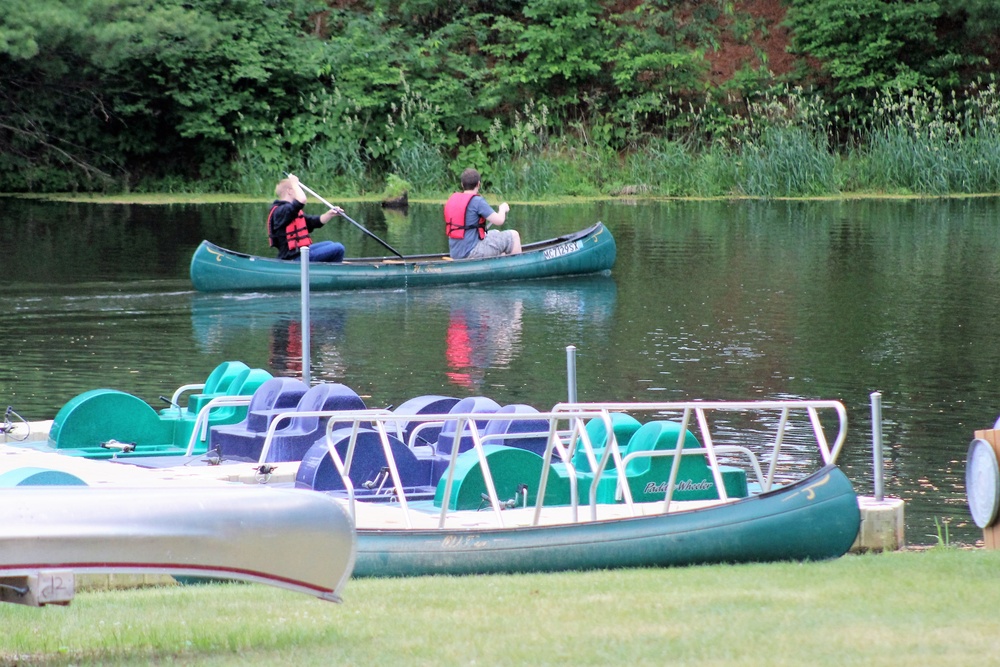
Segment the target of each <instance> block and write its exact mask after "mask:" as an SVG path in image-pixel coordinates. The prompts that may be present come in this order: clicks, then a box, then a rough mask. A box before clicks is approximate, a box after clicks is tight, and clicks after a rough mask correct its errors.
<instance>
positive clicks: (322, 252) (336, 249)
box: [299, 241, 345, 264]
mask: <svg viewBox="0 0 1000 667" xmlns="http://www.w3.org/2000/svg"><path fill="white" fill-rule="evenodd" d="M344 252H345V250H344V244H343V243H337V242H336V241H317V242H314V243H313V244H311V245H310V246H309V263H310V264H312V263H313V262H342V261H344ZM301 258H302V256H301V255H299V259H301Z"/></svg>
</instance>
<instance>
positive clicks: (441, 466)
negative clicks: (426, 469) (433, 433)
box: [433, 396, 500, 484]
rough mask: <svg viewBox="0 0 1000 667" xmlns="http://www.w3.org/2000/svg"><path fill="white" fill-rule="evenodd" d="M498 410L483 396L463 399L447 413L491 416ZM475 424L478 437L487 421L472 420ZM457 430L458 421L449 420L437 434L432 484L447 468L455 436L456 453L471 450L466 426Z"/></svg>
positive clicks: (497, 404)
mask: <svg viewBox="0 0 1000 667" xmlns="http://www.w3.org/2000/svg"><path fill="white" fill-rule="evenodd" d="M498 410H500V404H499V403H497V402H496V401H494V400H493V399H492V398H487V397H485V396H470V397H468V398H463V399H462V400H460V401H459V402H458V403H456V404H455V405H453V406H452V408H451V410H449V411H448V414H449V415H465V414H493V413H494V412H497V411H498ZM473 421H474V422H475V424H476V429H477V430H478V431H479V434H480V435H483V434H484V433H485V430H486V425H487V420H485V419H480V420H473ZM457 430H458V420H457V419H449V420H447V421H445V423H444V425H443V426H442V427H441V433H440V434H438V439H437V442H436V443H435V444H434V456H433V474H434V477H433V482H434V483H435V484H436V483H437V480H438V478H440V477H441V473H443V472H444V471H445V469H446V468H447V467H448V463H449V462H450V461H451V450H452V447H454V443H455V438H456V436H457V437H459V438H460V440H459V445H458V451H459V452H464V451H466V450H469V449H471V448H472V444H473V443H472V434H471V430H470V429H469V427H468V425H466V426H465V428H463V429H462V433H461V434H458V433H456V432H457Z"/></svg>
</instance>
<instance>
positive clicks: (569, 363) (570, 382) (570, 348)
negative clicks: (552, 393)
mask: <svg viewBox="0 0 1000 667" xmlns="http://www.w3.org/2000/svg"><path fill="white" fill-rule="evenodd" d="M566 385H567V390H568V391H567V393H568V395H569V402H570V403H576V346H574V345H567V346H566Z"/></svg>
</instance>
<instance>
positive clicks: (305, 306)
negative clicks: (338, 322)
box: [299, 246, 311, 387]
mask: <svg viewBox="0 0 1000 667" xmlns="http://www.w3.org/2000/svg"><path fill="white" fill-rule="evenodd" d="M299 261H300V262H301V263H302V289H301V291H302V381H303V382H305V384H306V386H307V387H308V386H310V384H311V383H310V381H309V375H310V369H309V359H310V356H311V355H310V353H309V246H305V247H304V248H302V250H300V251H299Z"/></svg>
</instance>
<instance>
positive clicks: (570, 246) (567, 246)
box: [542, 241, 580, 259]
mask: <svg viewBox="0 0 1000 667" xmlns="http://www.w3.org/2000/svg"><path fill="white" fill-rule="evenodd" d="M579 249H580V242H579V241H571V242H569V243H563V244H562V245H557V246H556V247H555V248H546V249H545V250H543V251H542V255H543V256H544V257H545V259H555V258H556V257H562V256H563V255H568V254H570V253H571V252H576V251H577V250H579Z"/></svg>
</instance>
